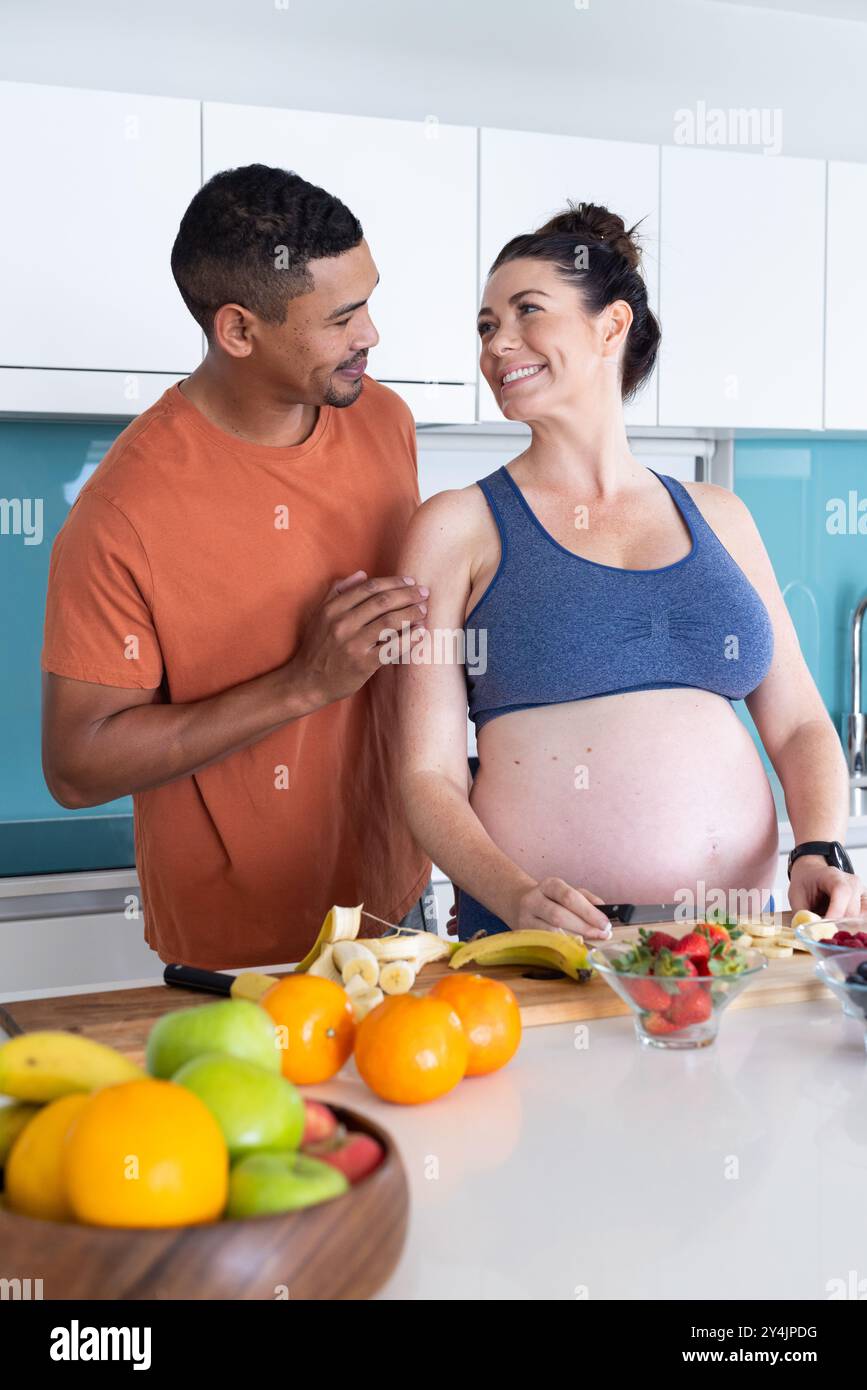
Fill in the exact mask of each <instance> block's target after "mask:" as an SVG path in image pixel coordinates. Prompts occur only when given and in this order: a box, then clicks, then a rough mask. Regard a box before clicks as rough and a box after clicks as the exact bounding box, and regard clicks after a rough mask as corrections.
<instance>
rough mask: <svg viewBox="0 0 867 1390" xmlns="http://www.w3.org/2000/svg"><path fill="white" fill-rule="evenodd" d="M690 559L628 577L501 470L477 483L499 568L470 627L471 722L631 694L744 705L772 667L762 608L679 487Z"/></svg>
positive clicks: (675, 491)
mask: <svg viewBox="0 0 867 1390" xmlns="http://www.w3.org/2000/svg"><path fill="white" fill-rule="evenodd" d="M650 471H651V472H652V473H654V476H655V477H657V478H659V480H660V482H661V483H663V484H664V486H665V487H666V488H667V489H668V491H669V492H670V493H671V496H672V498H673V499H674V502H675V505H676V506H677V508H678V510H679V511H680V513H681V515H682V516H683V518H684V520H685V522H686V524H687V526H688V527H689V531H690V535H691V536H692V550H691V551H690V552H689V554H688V555H686V556H684V558H683V559H682V560H677V561H676V562H675V563H674V564H673V565H665V566H663V567H662V568H661V569H645V570H625V569H617V568H615V567H613V566H611V565H600V564H597V563H596V562H595V561H594V560H585V559H583V558H582V557H581V556H580V555H574V554H573V553H572V552H571V551H570V550H567V549H566V548H565V547H564V546H562V545H560V543H559V542H558V541H556V540H555V539H554V537H553V536H552V535H550V534H549V533H548V532H547V531H546V530H545V528H544V526H543V525H542V523H541V522H540V521H539V520H538V518H537V517H536V515H535V513H534V512H533V511H532V510H531V509H530V507H529V506H528V504H527V502H526V500H525V498H524V495H523V493H522V492H521V490H520V488H519V487H518V485H517V484H516V483H515V481H514V479H513V478H512V476H511V474H510V473H509V472H508V470H507V469H506V468H505V467H503V468H499V469H497V471H496V472H495V473H491V474H490V475H489V476H488V477H487V478H482V479H481V480H480V481H479V483H478V486H479V487H480V488H481V489H482V492H483V493H484V495H485V497H486V499H487V502H488V505H489V506H490V508H491V511H492V512H493V514H494V519H495V521H496V523H497V529H498V530H499V533H500V562H499V565H498V567H497V570H496V573H495V574H494V577H493V579H492V580H491V582H490V584H489V585H488V587H487V589H486V590H485V592H484V594H483V595H482V597H481V598H480V599H479V601H478V603H476V604H475V606H474V607H473V609H472V611H471V612H470V614H469V615H468V617H467V619H466V622H465V624H464V632H465V639H466V647H465V655H466V682H467V701H468V704H469V711H470V718H471V719H472V720H473V722H474V723H475V726H476V731H477V732H478V730H479V729H480V728H481V727H482V726H483V725H484V724H486V723H487V722H488V720H489V719H494V718H496V716H497V715H498V714H509V713H511V711H513V710H519V709H531V708H533V707H534V706H536V705H552V704H559V703H562V702H564V701H567V700H586V699H590V698H592V697H594V696H598V695H614V694H619V693H621V692H625V691H627V690H656V689H661V688H668V687H675V686H687V687H689V686H691V687H695V688H697V689H700V690H711V691H713V692H714V694H716V695H722V696H723V697H724V698H725V699H727V700H742V699H743V698H744V697H745V696H746V695H749V694H750V692H751V691H753V690H755V689H756V687H757V686H758V685H760V684H761V682H762V680H763V679H764V677H765V676H766V675H767V673H768V670H769V668H770V665H771V658H772V655H773V650H774V633H773V627H772V625H771V620H770V617H769V615H768V610H767V609H766V607H765V605H764V603H763V602H762V600H761V598H760V597H759V595H758V593H757V592H756V590H755V589H754V588H753V586H752V584H751V583H750V581H749V580H748V579H747V577H746V575H745V574H744V572H743V570H742V569H741V568H740V566H739V565H738V564H736V562H735V561H734V560H733V559H732V557H731V555H730V554H729V552H728V551H727V550H726V548H725V546H724V545H723V544H722V542H721V541H720V540H719V538H718V537H717V535H716V534H715V532H714V531H713V530H712V529H711V527H710V526H708V524H707V522H706V521H705V519H704V517H703V516H702V514H701V512H700V511H699V509H698V507H697V506H696V504H695V502H694V501H693V500H692V498H691V497H690V495H689V493H688V492H687V490H686V488H685V487H684V486H683V484H682V483H680V482H678V481H677V479H676V478H669V477H667V476H665V475H663V474H660V473H656V472H655V470H654V469H651V470H650Z"/></svg>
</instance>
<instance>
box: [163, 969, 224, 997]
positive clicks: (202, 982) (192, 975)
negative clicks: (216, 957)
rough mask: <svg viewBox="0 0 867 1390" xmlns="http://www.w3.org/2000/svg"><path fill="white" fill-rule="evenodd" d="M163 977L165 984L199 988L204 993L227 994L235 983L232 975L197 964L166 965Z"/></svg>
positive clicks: (183, 987)
mask: <svg viewBox="0 0 867 1390" xmlns="http://www.w3.org/2000/svg"><path fill="white" fill-rule="evenodd" d="M163 979H164V980H165V982H166V984H167V985H180V987H181V989H201V990H204V991H205V993H206V994H225V995H229V994H231V991H232V985H233V984H234V983H235V977H234V975H224V974H222V973H221V972H220V971H219V970H200V969H199V968H198V966H197V965H167V966H166V968H165V970H164V971H163Z"/></svg>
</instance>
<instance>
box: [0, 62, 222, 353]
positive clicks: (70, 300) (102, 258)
mask: <svg viewBox="0 0 867 1390" xmlns="http://www.w3.org/2000/svg"><path fill="white" fill-rule="evenodd" d="M0 126H2V128H3V130H4V131H6V132H7V135H9V136H11V137H12V138H7V139H6V140H5V141H4V146H3V184H4V189H5V193H6V215H5V217H4V218H3V219H2V221H0V261H2V264H3V270H4V295H5V306H4V307H5V313H4V315H3V322H2V325H0V362H2V363H3V365H4V366H7V367H61V368H73V369H78V370H82V369H84V370H86V369H90V370H100V371H106V370H110V371H123V372H137V371H142V372H167V373H184V372H187V371H192V369H193V368H194V367H195V366H196V364H197V363H198V362H199V361H200V360H201V355H202V336H201V333H200V331H199V328H198V325H197V324H196V323H195V321H194V320H193V319H192V318H191V317H190V314H189V312H188V310H187V308H186V306H185V304H184V302H183V300H182V299H181V296H180V295H179V293H178V290H177V287H176V285H175V282H174V280H173V278H172V272H171V268H170V264H169V258H170V255H171V249H172V243H173V242H174V239H175V236H176V235H177V230H178V224H179V223H180V220H181V217H182V215H183V213H184V209H185V208H186V206H187V204H188V203H189V201H190V199H191V198H192V197H193V195H194V194H195V192H196V191H197V189H198V188H199V185H200V182H201V157H200V146H199V103H198V102H196V101H184V100H175V99H174V98H166V97H151V96H134V95H128V94H126V93H119V92H91V91H78V90H75V89H73V88H65V87H40V86H35V85H33V86H31V85H29V84H27V83H21V82H3V83H0ZM13 132H14V135H13V134H12V133H13Z"/></svg>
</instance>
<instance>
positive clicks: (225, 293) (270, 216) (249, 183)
mask: <svg viewBox="0 0 867 1390" xmlns="http://www.w3.org/2000/svg"><path fill="white" fill-rule="evenodd" d="M363 235H364V233H363V231H362V227H361V223H360V222H359V220H358V218H357V217H355V216H354V214H353V213H351V212H350V211H349V208H348V207H346V206H345V204H343V203H341V201H340V199H339V198H335V197H334V196H333V194H331V193H326V191H325V189H324V188H317V187H316V186H315V184H312V183H308V182H307V180H306V179H302V178H301V177H300V175H299V174H295V173H292V172H291V171H290V170H288V169H271V168H269V167H268V165H267V164H247V165H246V166H244V167H243V168H240V169H225V170H224V171H223V172H222V173H220V174H214V176H213V178H211V179H209V180H208V182H207V183H206V184H205V185H204V187H203V188H200V189H199V191H198V193H197V194H196V196H195V197H194V198H193V200H192V202H191V203H190V205H189V207H188V208H187V210H186V212H185V213H184V215H183V217H182V219H181V225H180V228H179V229H178V234H177V237H176V238H175V244H174V246H173V247H172V274H173V275H174V277H175V283H176V284H177V287H178V289H179V290H180V292H181V295H182V296H183V300H184V303H185V304H186V306H187V308H188V309H189V311H190V313H191V314H192V316H193V318H194V319H195V320H196V322H197V323H198V324H199V325H200V326H201V328H202V329H203V331H204V333H205V335H206V337H207V338H209V339H210V337H211V332H212V330H213V323H214V315H215V313H216V312H217V310H218V309H219V308H221V307H222V305H223V304H242V305H243V306H244V308H245V309H249V310H251V312H252V313H254V314H257V315H258V317H259V318H261V319H264V320H265V321H266V322H267V323H283V321H284V320H285V318H286V306H287V304H288V302H289V300H290V299H293V298H295V296H296V295H299V294H306V293H309V291H310V290H312V289H313V277H312V275H311V274H310V271H309V270H308V268H307V263H308V261H311V260H316V259H318V258H319V257H322V256H339V255H341V254H342V252H344V251H348V250H349V249H350V248H351V247H353V246H357V245H358V243H359V242H360V241H361V239H362V237H363Z"/></svg>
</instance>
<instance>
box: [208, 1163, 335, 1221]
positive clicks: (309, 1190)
mask: <svg viewBox="0 0 867 1390" xmlns="http://www.w3.org/2000/svg"><path fill="white" fill-rule="evenodd" d="M348 1191H349V1183H348V1182H347V1180H346V1177H345V1176H344V1174H343V1173H341V1172H340V1171H339V1170H338V1169H337V1168H332V1167H331V1165H330V1164H329V1163H323V1162H322V1161H321V1160H320V1159H318V1158H308V1157H307V1155H306V1154H302V1153H297V1152H295V1151H294V1150H288V1151H286V1152H283V1153H260V1154H251V1155H250V1156H249V1158H241V1159H239V1160H238V1162H237V1163H236V1164H235V1165H234V1167H233V1168H232V1171H231V1173H230V1174H229V1202H228V1205H227V1207H226V1215H227V1216H228V1217H233V1218H235V1219H236V1220H237V1219H239V1218H241V1217H245V1216H270V1215H273V1214H274V1213H275V1212H280V1211H298V1210H299V1209H300V1208H301V1207H312V1206H315V1205H316V1204H317V1203H318V1202H328V1201H330V1200H331V1198H332V1197H341V1196H342V1195H343V1193H344V1192H348Z"/></svg>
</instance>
